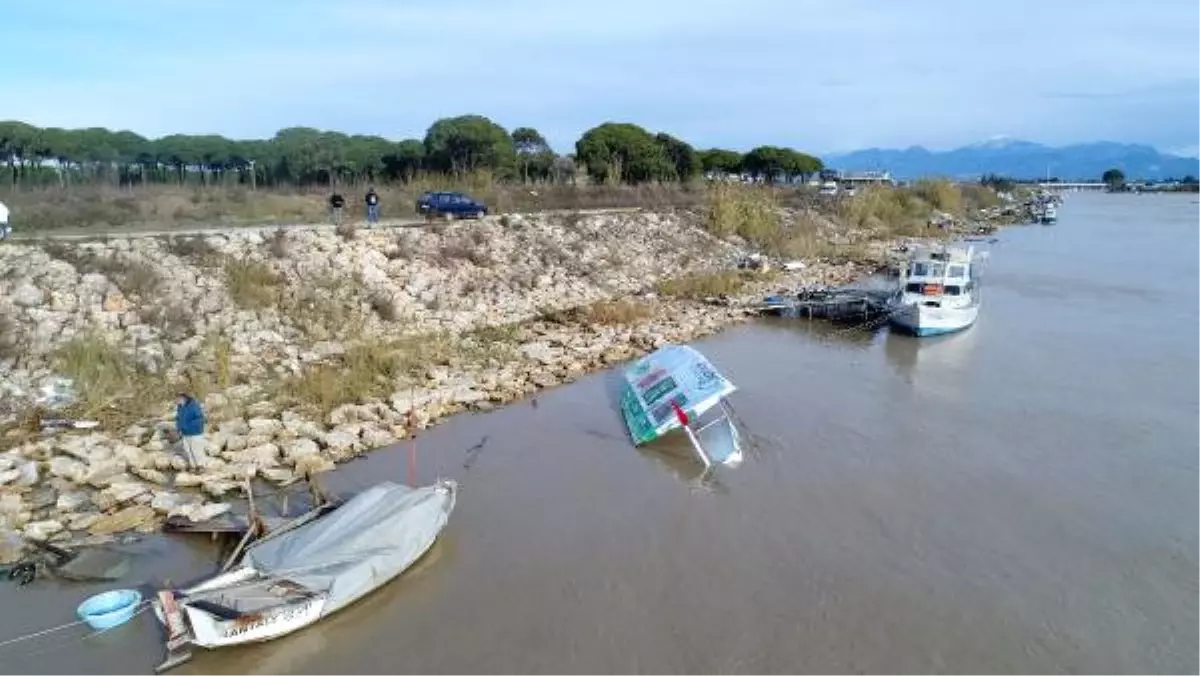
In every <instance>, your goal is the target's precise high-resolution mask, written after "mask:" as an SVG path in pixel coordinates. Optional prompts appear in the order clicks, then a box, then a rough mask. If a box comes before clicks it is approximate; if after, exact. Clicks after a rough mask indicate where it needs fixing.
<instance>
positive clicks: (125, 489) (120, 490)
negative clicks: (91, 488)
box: [92, 481, 150, 509]
mask: <svg viewBox="0 0 1200 676" xmlns="http://www.w3.org/2000/svg"><path fill="white" fill-rule="evenodd" d="M149 492H150V487H149V486H147V485H146V484H143V483H138V482H133V481H127V482H123V483H114V484H113V485H111V486H109V487H108V488H105V489H104V490H102V491H100V492H99V493H97V494H96V497H94V498H93V499H92V501H93V502H95V503H96V506H97V507H99V508H100V509H109V508H111V507H114V506H116V505H120V504H122V503H126V502H133V501H134V500H135V499H136V498H137V497H139V496H141V495H144V494H147V493H149Z"/></svg>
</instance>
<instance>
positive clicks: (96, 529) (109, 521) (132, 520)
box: [87, 505, 155, 535]
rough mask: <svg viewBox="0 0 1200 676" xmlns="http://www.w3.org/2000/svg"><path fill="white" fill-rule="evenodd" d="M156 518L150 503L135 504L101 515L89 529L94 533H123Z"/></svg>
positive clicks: (151, 521) (149, 522)
mask: <svg viewBox="0 0 1200 676" xmlns="http://www.w3.org/2000/svg"><path fill="white" fill-rule="evenodd" d="M154 518H155V514H154V509H153V508H152V507H150V505H133V506H132V507H126V508H125V509H122V510H121V511H119V512H116V513H114V514H106V515H104V516H101V517H100V518H98V519H96V521H95V522H93V523H92V524H91V525H90V526H88V527H87V529H88V532H90V533H92V534H93V535H103V534H106V533H121V532H124V531H127V530H134V529H135V528H141V527H144V526H146V525H148V524H151V523H153V522H154Z"/></svg>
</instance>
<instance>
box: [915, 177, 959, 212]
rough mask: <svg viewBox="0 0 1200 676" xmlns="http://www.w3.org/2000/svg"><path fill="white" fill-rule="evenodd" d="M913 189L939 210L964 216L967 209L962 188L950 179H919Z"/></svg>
mask: <svg viewBox="0 0 1200 676" xmlns="http://www.w3.org/2000/svg"><path fill="white" fill-rule="evenodd" d="M912 191H913V192H914V193H916V194H917V196H918V197H920V198H921V199H923V200H925V201H926V202H928V203H929V204H930V205H932V206H933V208H934V209H937V210H938V211H944V212H946V213H948V214H951V215H954V216H962V215H963V214H964V213H965V211H966V207H965V204H964V200H963V193H962V190H960V189H959V187H958V186H957V185H955V184H953V183H951V182H950V181H947V180H944V179H925V180H921V181H917V182H916V184H915V185H914V186H913V188H912Z"/></svg>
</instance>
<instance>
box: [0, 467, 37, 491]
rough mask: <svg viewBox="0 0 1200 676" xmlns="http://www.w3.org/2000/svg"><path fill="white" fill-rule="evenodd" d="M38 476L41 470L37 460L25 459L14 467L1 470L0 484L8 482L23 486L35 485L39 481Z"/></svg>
mask: <svg viewBox="0 0 1200 676" xmlns="http://www.w3.org/2000/svg"><path fill="white" fill-rule="evenodd" d="M38 478H39V472H38V464H37V462H35V461H33V460H24V461H21V462H19V463H18V464H17V465H16V466H15V467H13V468H12V469H9V470H6V471H4V472H0V486H3V485H6V484H12V485H13V486H22V487H28V486H33V485H34V484H36V483H37V482H38Z"/></svg>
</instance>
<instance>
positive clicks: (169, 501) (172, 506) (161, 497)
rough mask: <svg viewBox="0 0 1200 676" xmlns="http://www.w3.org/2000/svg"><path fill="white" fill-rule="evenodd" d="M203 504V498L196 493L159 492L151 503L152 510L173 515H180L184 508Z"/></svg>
mask: <svg viewBox="0 0 1200 676" xmlns="http://www.w3.org/2000/svg"><path fill="white" fill-rule="evenodd" d="M201 502H203V498H201V497H200V496H199V495H197V494H195V493H172V492H170V491H159V492H157V493H155V494H154V498H153V499H152V500H151V501H150V508H151V509H153V510H154V511H155V512H158V513H159V514H167V515H171V514H176V513H179V512H180V511H181V510H183V509H184V508H193V507H197V506H199V505H200V503H201Z"/></svg>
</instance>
